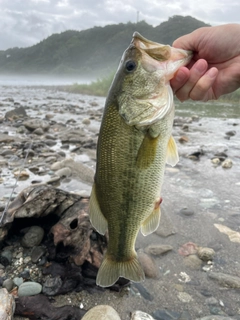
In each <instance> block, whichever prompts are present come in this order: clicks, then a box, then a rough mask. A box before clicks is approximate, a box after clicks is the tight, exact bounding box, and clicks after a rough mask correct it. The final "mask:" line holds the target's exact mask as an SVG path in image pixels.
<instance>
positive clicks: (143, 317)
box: [131, 311, 154, 320]
mask: <svg viewBox="0 0 240 320" xmlns="http://www.w3.org/2000/svg"><path fill="white" fill-rule="evenodd" d="M131 320H154V319H153V317H152V316H150V314H148V313H145V312H142V311H135V312H133V313H132V316H131Z"/></svg>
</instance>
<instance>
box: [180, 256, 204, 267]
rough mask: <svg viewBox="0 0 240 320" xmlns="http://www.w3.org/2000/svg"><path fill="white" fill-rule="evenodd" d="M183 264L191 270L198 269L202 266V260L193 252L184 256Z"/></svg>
mask: <svg viewBox="0 0 240 320" xmlns="http://www.w3.org/2000/svg"><path fill="white" fill-rule="evenodd" d="M183 262H184V264H185V265H186V266H187V267H189V268H190V269H192V270H199V269H201V266H202V260H201V259H199V257H198V256H196V255H195V254H191V255H189V256H187V257H185V258H184V260H183Z"/></svg>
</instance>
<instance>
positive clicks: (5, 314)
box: [0, 289, 15, 320]
mask: <svg viewBox="0 0 240 320" xmlns="http://www.w3.org/2000/svg"><path fill="white" fill-rule="evenodd" d="M14 311H15V300H14V298H13V296H12V295H11V294H9V293H8V291H7V289H0V319H1V320H11V319H13V314H14Z"/></svg>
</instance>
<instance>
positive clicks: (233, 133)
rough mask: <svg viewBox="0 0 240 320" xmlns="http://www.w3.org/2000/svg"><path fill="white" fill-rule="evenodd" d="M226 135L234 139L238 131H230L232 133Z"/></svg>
mask: <svg viewBox="0 0 240 320" xmlns="http://www.w3.org/2000/svg"><path fill="white" fill-rule="evenodd" d="M225 134H226V135H227V136H230V137H233V136H235V134H236V131H235V130H230V131H227V132H226V133H225Z"/></svg>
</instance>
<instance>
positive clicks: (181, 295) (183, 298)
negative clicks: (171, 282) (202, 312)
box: [177, 292, 193, 303]
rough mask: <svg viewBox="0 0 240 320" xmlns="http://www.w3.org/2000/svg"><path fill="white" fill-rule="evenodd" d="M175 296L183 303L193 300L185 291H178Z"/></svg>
mask: <svg viewBox="0 0 240 320" xmlns="http://www.w3.org/2000/svg"><path fill="white" fill-rule="evenodd" d="M177 297H178V299H179V300H180V301H181V302H183V303H189V302H191V301H192V300H193V298H192V297H191V296H190V294H188V293H187V292H179V293H178V295H177Z"/></svg>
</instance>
